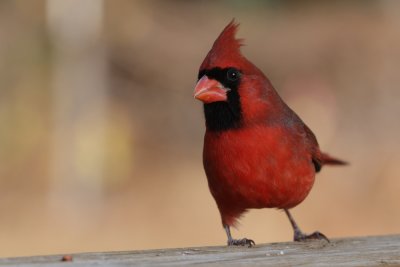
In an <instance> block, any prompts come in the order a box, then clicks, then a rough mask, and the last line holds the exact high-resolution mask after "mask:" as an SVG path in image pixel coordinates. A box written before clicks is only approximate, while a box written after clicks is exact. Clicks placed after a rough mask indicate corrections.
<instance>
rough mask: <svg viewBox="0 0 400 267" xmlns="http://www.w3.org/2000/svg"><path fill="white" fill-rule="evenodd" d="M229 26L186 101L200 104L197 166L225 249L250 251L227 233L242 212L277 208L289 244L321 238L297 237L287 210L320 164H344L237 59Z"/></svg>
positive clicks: (319, 235) (320, 236) (306, 190)
mask: <svg viewBox="0 0 400 267" xmlns="http://www.w3.org/2000/svg"><path fill="white" fill-rule="evenodd" d="M237 29H238V24H237V23H235V21H234V20H232V21H231V22H230V23H229V24H228V25H227V26H226V27H225V29H224V30H223V31H222V33H221V34H220V35H219V37H218V38H217V39H216V41H215V42H214V44H213V46H212V48H211V50H210V51H209V52H208V54H207V56H206V58H205V59H204V61H203V63H202V64H201V66H200V69H199V74H198V82H197V84H196V87H195V89H194V97H195V98H196V99H198V100H200V101H202V102H203V103H204V115H205V124H206V132H205V137H204V148H203V165H204V170H205V173H206V176H207V180H208V186H209V189H210V192H211V194H212V196H213V197H214V199H215V201H216V204H217V206H218V209H219V212H220V214H221V220H222V225H223V227H224V229H225V231H226V235H227V238H228V241H227V243H228V246H249V247H251V246H253V245H255V242H254V241H253V240H251V239H248V238H241V239H234V238H232V235H231V231H230V228H231V227H232V226H235V224H236V223H237V221H238V219H239V218H240V216H241V215H242V214H243V213H244V212H246V211H247V210H248V209H261V208H277V209H282V210H283V211H284V212H285V213H286V215H287V216H288V218H289V221H290V223H291V225H292V228H293V231H294V241H305V240H308V239H325V240H327V241H329V240H328V238H327V237H326V236H325V235H324V234H322V233H320V232H318V231H316V232H313V233H312V234H305V233H303V232H302V231H301V230H300V228H299V226H298V225H297V224H296V222H295V220H294V219H293V217H292V215H291V213H290V212H289V210H290V209H291V208H293V207H295V206H296V205H298V204H299V203H301V202H302V201H303V200H304V199H305V198H306V196H307V195H308V193H309V192H310V190H311V188H312V186H313V184H314V178H315V174H316V173H317V172H319V171H320V170H321V168H322V167H323V166H324V165H344V164H346V162H344V161H342V160H339V159H336V158H334V157H331V156H329V155H328V154H326V153H323V152H321V150H320V149H319V146H318V142H317V139H316V137H315V135H314V134H313V132H312V131H311V130H310V129H309V128H308V127H307V125H306V124H305V123H304V122H303V121H302V120H301V119H300V118H299V116H298V115H297V114H296V113H295V112H294V111H293V110H292V109H290V108H289V107H288V105H286V103H285V102H284V101H283V100H282V99H281V97H280V96H279V95H278V93H277V92H276V91H275V89H274V87H273V86H272V85H271V83H270V81H269V80H268V78H267V77H266V76H265V75H264V74H263V72H262V71H261V70H259V69H258V68H257V67H256V66H255V65H254V64H253V63H251V62H250V61H249V60H248V59H246V58H245V57H244V56H243V55H242V54H241V52H240V47H241V45H242V40H241V39H236V37H235V35H236V31H237Z"/></svg>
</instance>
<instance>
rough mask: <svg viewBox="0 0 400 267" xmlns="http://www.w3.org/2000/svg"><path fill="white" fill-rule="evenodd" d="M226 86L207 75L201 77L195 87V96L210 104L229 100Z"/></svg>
mask: <svg viewBox="0 0 400 267" xmlns="http://www.w3.org/2000/svg"><path fill="white" fill-rule="evenodd" d="M227 91H229V89H227V88H225V87H224V86H223V85H222V84H221V83H220V82H218V81H216V80H213V79H208V77H207V76H206V75H204V76H203V77H201V79H200V80H199V81H198V82H197V84H196V87H195V88H194V98H196V99H198V100H200V101H202V102H204V103H206V104H208V103H212V102H218V101H227V99H228V98H227V96H226V92H227Z"/></svg>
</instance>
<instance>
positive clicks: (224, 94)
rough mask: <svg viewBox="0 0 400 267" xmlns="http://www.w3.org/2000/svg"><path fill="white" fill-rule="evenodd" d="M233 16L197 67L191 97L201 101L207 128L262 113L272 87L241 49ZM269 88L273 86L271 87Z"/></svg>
mask: <svg viewBox="0 0 400 267" xmlns="http://www.w3.org/2000/svg"><path fill="white" fill-rule="evenodd" d="M237 29H238V24H236V23H235V22H234V21H233V20H232V21H231V22H230V23H229V24H228V25H227V26H226V27H225V29H224V30H223V31H222V33H221V34H220V35H219V37H218V38H217V40H215V42H214V44H213V46H212V48H211V50H210V51H209V52H208V54H207V56H206V58H205V59H204V61H203V63H202V64H201V66H200V69H199V75H198V82H197V84H196V87H195V90H194V97H195V98H196V99H198V100H200V101H202V102H203V103H204V112H205V117H206V125H207V129H209V130H228V129H232V128H238V127H240V126H242V125H243V123H246V122H250V121H254V119H257V118H260V117H261V116H262V114H263V113H265V112H263V110H262V109H265V108H266V95H267V91H268V88H269V87H271V86H270V83H269V81H268V79H267V78H266V77H265V76H264V74H263V73H262V72H261V71H260V70H259V69H258V68H257V67H256V66H255V65H253V63H251V62H250V61H249V60H247V59H246V58H245V57H244V56H243V55H242V54H241V52H240V47H241V46H242V40H241V39H236V37H235V35H236V31H237ZM271 88H272V87H271Z"/></svg>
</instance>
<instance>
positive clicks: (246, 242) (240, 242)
mask: <svg viewBox="0 0 400 267" xmlns="http://www.w3.org/2000/svg"><path fill="white" fill-rule="evenodd" d="M255 245H256V243H255V242H254V241H253V240H251V239H247V238H242V239H230V240H228V246H248V247H249V248H251V247H252V246H255Z"/></svg>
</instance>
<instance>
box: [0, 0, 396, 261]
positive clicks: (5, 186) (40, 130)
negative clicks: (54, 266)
mask: <svg viewBox="0 0 400 267" xmlns="http://www.w3.org/2000/svg"><path fill="white" fill-rule="evenodd" d="M399 11H400V2H399V1H255V0H253V1H178V0H176V1H133V0H132V1H125V0H115V1H111V0H105V1H101V0H86V1H80V0H70V1H66V0H48V1H44V0H41V1H23V0H2V1H1V2H0V256H1V257H5V256H19V255H33V254H50V253H67V252H78V251H104V250H137V249H149V248H164V247H181V246H203V245H224V244H225V242H226V240H225V233H224V232H223V230H222V227H221V225H220V218H219V214H218V211H217V208H216V205H215V203H214V200H213V199H212V197H211V195H210V194H209V192H208V188H207V183H206V178H205V175H204V173H203V168H202V163H201V153H202V138H203V132H204V121H203V114H202V106H201V104H200V103H199V102H197V101H195V100H194V99H193V97H192V91H193V87H194V85H195V82H196V77H197V71H198V67H199V66H200V63H201V62H202V60H203V58H204V57H205V55H206V53H207V52H208V50H209V49H210V48H211V45H212V43H213V41H214V40H215V38H216V37H217V36H218V34H219V33H220V32H221V30H222V29H223V28H224V27H225V25H226V24H227V23H228V22H229V21H230V20H231V19H232V18H236V19H237V21H238V22H240V23H241V27H240V31H239V34H238V36H239V37H242V38H245V40H246V41H245V42H246V46H245V47H243V49H242V51H243V53H244V54H245V55H246V56H247V57H248V58H249V59H250V60H252V61H253V62H254V63H255V64H256V65H258V66H259V67H260V68H261V69H262V70H263V71H264V72H265V73H266V74H267V76H268V77H269V78H270V80H271V81H272V83H273V84H274V85H275V87H276V88H277V90H278V92H279V93H280V94H281V95H282V97H283V98H284V99H285V100H286V101H287V103H288V104H289V105H290V106H291V107H292V108H293V109H294V110H295V111H296V112H297V113H298V114H299V115H300V116H301V117H302V118H303V120H304V121H305V122H306V123H307V124H308V125H309V126H310V127H311V129H312V130H313V131H314V132H315V134H316V135H317V137H318V139H319V142H320V145H321V147H322V149H323V150H324V151H328V152H329V153H331V154H332V155H336V156H338V157H341V158H343V159H345V160H348V161H349V162H351V165H350V166H348V167H344V168H339V167H338V168H325V169H324V170H323V171H322V172H321V173H320V174H319V175H318V179H317V180H316V184H315V186H314V189H313V190H312V192H311V194H310V195H309V197H308V198H307V199H306V200H305V201H304V202H303V203H302V204H301V205H300V206H299V207H297V208H295V209H294V211H293V214H294V216H295V217H296V218H297V220H298V222H299V224H300V226H301V227H302V229H303V230H304V231H307V232H310V231H313V230H317V229H318V230H321V231H322V232H323V233H325V234H327V235H328V236H329V237H332V238H334V237H342V236H356V235H377V234H389V233H398V232H399V231H400V212H399V210H398V206H399V201H400V194H399V191H400V177H399V175H400V164H399V162H400V155H399V152H398V151H399V150H400V142H399V137H398V136H400V121H399V117H400V90H399V84H400V75H399V70H400V16H399V15H398V14H399ZM241 223H242V225H241V226H240V228H239V231H234V233H233V234H234V235H235V236H236V237H244V236H247V237H250V238H253V239H254V240H255V241H256V242H258V243H262V242H271V241H288V240H291V238H292V230H291V227H290V225H289V222H288V221H287V219H286V217H285V215H284V214H283V213H282V212H280V211H276V210H255V211H250V212H249V213H248V214H247V215H246V216H245V217H244V218H243V219H242V220H241Z"/></svg>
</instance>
